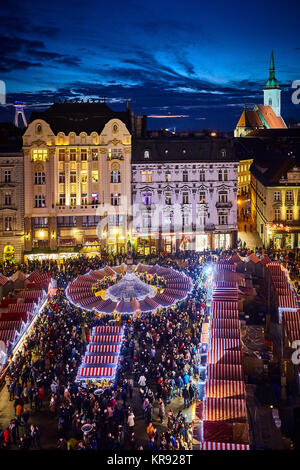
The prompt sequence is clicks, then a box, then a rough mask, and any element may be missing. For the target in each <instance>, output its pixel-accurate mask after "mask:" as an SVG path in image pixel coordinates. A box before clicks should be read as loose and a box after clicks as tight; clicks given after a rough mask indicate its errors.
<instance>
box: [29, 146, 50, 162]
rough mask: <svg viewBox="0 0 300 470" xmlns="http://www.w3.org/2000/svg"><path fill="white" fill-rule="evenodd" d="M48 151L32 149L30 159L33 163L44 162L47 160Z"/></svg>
mask: <svg viewBox="0 0 300 470" xmlns="http://www.w3.org/2000/svg"><path fill="white" fill-rule="evenodd" d="M47 156H48V151H47V149H34V150H33V151H32V159H33V161H34V162H36V161H42V162H45V161H46V160H47Z"/></svg>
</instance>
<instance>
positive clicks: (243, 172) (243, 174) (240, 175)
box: [237, 159, 253, 196]
mask: <svg viewBox="0 0 300 470" xmlns="http://www.w3.org/2000/svg"><path fill="white" fill-rule="evenodd" d="M252 163H253V159H248V160H240V163H239V166H238V169H237V179H238V191H237V195H238V196H244V195H246V194H248V193H249V191H250V183H251V173H250V166H251V165H252Z"/></svg>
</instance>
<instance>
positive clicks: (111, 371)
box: [78, 367, 116, 379]
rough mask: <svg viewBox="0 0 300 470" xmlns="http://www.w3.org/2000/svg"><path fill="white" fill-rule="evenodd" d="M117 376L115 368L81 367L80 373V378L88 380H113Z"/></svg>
mask: <svg viewBox="0 0 300 470" xmlns="http://www.w3.org/2000/svg"><path fill="white" fill-rule="evenodd" d="M115 374H116V368H115V367H80V368H79V371H78V376H79V377H86V378H95V379H96V378H97V379H100V378H111V377H114V376H115Z"/></svg>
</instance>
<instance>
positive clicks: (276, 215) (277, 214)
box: [274, 209, 281, 222]
mask: <svg viewBox="0 0 300 470" xmlns="http://www.w3.org/2000/svg"><path fill="white" fill-rule="evenodd" d="M280 219H281V210H280V209H275V211H274V220H276V221H277V222H278V221H279V220H280Z"/></svg>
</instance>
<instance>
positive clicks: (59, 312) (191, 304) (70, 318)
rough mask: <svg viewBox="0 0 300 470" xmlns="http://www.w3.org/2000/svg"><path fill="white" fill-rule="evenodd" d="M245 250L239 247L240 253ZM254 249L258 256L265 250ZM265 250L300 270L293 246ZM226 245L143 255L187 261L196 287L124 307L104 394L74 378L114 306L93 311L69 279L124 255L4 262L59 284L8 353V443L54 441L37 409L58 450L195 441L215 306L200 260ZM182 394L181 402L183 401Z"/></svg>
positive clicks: (178, 263) (2, 442) (173, 263)
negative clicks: (194, 413) (161, 301)
mask: <svg viewBox="0 0 300 470" xmlns="http://www.w3.org/2000/svg"><path fill="white" fill-rule="evenodd" d="M247 252H248V250H247V249H244V250H240V251H239V253H240V255H241V256H246V255H247ZM232 253H233V252H232V251H230V252H227V254H232ZM265 253H266V251H265ZM256 254H257V255H258V256H261V250H260V249H257V250H256ZM267 254H268V256H269V257H270V258H271V259H279V260H280V261H281V262H282V263H283V264H285V265H286V267H287V269H288V270H289V271H290V272H291V273H294V274H295V276H296V277H297V276H298V275H299V263H298V262H297V261H296V260H295V259H294V258H293V257H292V256H283V255H280V254H277V253H271V252H268V253H267ZM219 255H220V253H213V254H212V253H210V252H206V253H204V254H203V253H202V254H201V255H199V253H193V252H178V253H176V254H173V255H170V254H166V253H165V254H163V255H161V256H160V258H156V259H155V260H154V259H151V258H148V259H147V258H145V259H144V260H143V261H144V262H145V263H149V264H150V263H156V262H157V263H158V264H160V265H161V266H167V267H173V268H175V269H181V270H183V271H184V272H185V274H186V275H188V276H189V277H190V278H191V280H192V281H193V290H192V291H191V292H190V293H189V294H188V296H187V297H186V298H185V299H184V300H182V301H181V302H177V303H176V304H175V305H173V306H172V307H166V308H160V309H159V310H158V311H157V312H151V313H150V312H148V313H144V314H143V315H141V316H135V318H133V317H132V316H126V317H125V318H124V317H123V319H122V322H123V325H124V326H125V332H124V340H123V344H122V351H121V361H120V364H119V367H118V372H117V376H116V379H115V381H114V384H113V386H112V387H107V388H104V389H103V393H100V394H97V393H96V394H95V393H94V392H95V390H96V389H97V386H96V385H93V384H92V383H91V384H89V385H88V387H82V386H81V384H80V383H78V382H76V381H75V379H76V374H77V371H78V368H79V366H80V364H81V361H82V356H83V355H84V352H85V349H86V345H87V338H88V335H89V334H90V331H91V328H92V327H93V326H98V325H107V324H108V322H109V321H110V320H111V316H109V315H104V316H103V317H102V318H96V317H95V315H94V314H93V312H89V311H85V310H82V309H80V308H78V307H75V306H74V305H72V304H71V303H70V302H69V300H68V299H67V297H66V296H65V289H66V287H67V285H68V283H69V282H70V281H71V280H74V279H75V278H76V277H77V276H78V275H79V274H85V273H86V272H88V271H89V270H90V269H100V268H102V267H104V266H106V265H107V264H108V265H111V266H116V265H120V264H121V263H122V262H123V261H126V260H125V257H124V258H123V257H122V256H112V255H109V256H108V255H107V256H104V257H102V259H100V258H98V257H94V258H86V257H78V258H77V259H68V260H66V261H65V262H64V263H61V264H58V263H57V262H56V261H42V262H40V261H34V262H29V263H28V264H24V265H18V266H16V265H9V264H7V265H2V266H1V270H2V272H3V274H4V275H6V276H9V275H11V274H12V273H13V272H15V271H16V270H22V271H23V272H32V271H33V270H36V269H38V270H39V271H41V272H50V273H51V276H52V278H55V279H56V280H57V290H56V293H55V294H54V295H53V296H51V297H49V299H48V301H47V303H46V305H45V307H44V308H43V310H42V311H41V313H40V315H39V317H38V318H37V320H36V322H35V324H34V326H33V327H32V329H31V331H30V333H29V334H28V336H27V338H26V340H25V342H24V344H23V346H22V349H20V351H19V352H18V353H17V354H15V356H14V357H13V360H12V361H11V362H10V365H9V368H8V371H7V374H6V385H5V386H7V389H8V393H9V399H10V401H11V402H12V403H13V413H12V416H11V421H10V422H8V423H7V426H6V427H3V429H1V430H0V446H1V448H6V449H11V448H13V449H16V448H19V449H22V450H27V449H40V448H44V447H46V448H48V447H47V443H46V441H47V436H45V435H43V433H45V430H43V429H40V427H39V426H38V425H37V424H36V416H37V415H38V416H42V415H44V416H45V420H50V421H49V422H51V425H52V424H53V423H55V425H54V424H53V427H54V435H55V440H56V444H55V445H56V448H57V449H60V450H75V449H76V450H85V449H88V450H89V449H93V450H98V449H107V450H122V449H125V450H130V449H131V450H142V449H145V450H189V449H192V448H193V443H192V441H193V436H192V427H191V422H190V419H189V418H188V417H187V414H186V413H185V411H186V410H187V409H188V408H189V407H190V405H191V404H192V403H193V402H194V401H195V400H196V399H197V394H198V388H197V384H198V379H199V365H200V363H201V360H200V347H201V343H200V337H201V328H202V324H203V322H204V321H205V320H206V317H207V313H208V311H207V289H206V285H205V282H206V279H205V273H204V270H203V266H204V264H205V263H206V264H207V263H212V262H214V261H215V260H216V259H217V258H218V256H219ZM281 256H282V258H281ZM278 257H279V258H278ZM140 278H141V279H142V280H144V281H145V282H149V283H153V285H158V286H163V280H161V279H160V278H159V277H158V276H156V277H155V276H153V277H152V278H151V279H150V278H149V279H147V276H146V275H145V274H141V275H140ZM106 281H107V283H108V284H109V283H110V280H106ZM106 281H105V282H106ZM103 287H105V286H103ZM178 400H179V401H178ZM175 401H176V403H177V404H178V403H179V406H178V405H177V407H176V411H175V406H174V403H175ZM88 423H90V424H91V426H92V429H91V431H90V432H88V433H85V432H83V430H82V427H83V425H85V424H88ZM136 429H139V432H138V433H137V432H136ZM141 429H142V430H143V432H142V433H141V432H140V430H141ZM45 443H46V445H45Z"/></svg>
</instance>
